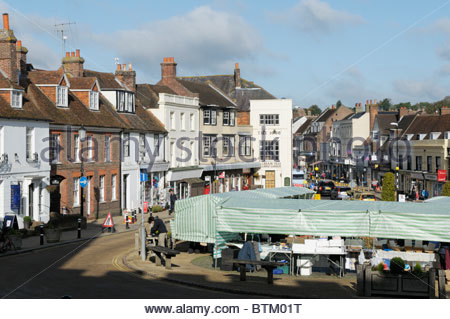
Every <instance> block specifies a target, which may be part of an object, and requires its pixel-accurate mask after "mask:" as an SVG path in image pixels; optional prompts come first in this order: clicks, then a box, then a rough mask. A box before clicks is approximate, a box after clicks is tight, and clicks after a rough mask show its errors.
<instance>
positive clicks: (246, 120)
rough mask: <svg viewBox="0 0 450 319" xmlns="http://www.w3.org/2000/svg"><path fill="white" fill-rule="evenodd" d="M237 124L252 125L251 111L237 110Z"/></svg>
mask: <svg viewBox="0 0 450 319" xmlns="http://www.w3.org/2000/svg"><path fill="white" fill-rule="evenodd" d="M237 125H250V112H237Z"/></svg>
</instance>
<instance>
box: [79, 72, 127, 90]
mask: <svg viewBox="0 0 450 319" xmlns="http://www.w3.org/2000/svg"><path fill="white" fill-rule="evenodd" d="M83 72H84V76H86V77H95V78H97V81H98V84H99V85H100V87H101V88H102V90H124V89H125V88H124V87H123V86H122V85H121V84H120V83H119V81H117V80H116V76H115V75H114V74H113V73H109V72H97V71H92V70H87V69H84V71H83Z"/></svg>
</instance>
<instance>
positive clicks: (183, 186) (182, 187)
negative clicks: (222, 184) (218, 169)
mask: <svg viewBox="0 0 450 319" xmlns="http://www.w3.org/2000/svg"><path fill="white" fill-rule="evenodd" d="M202 171H203V169H202V168H201V167H199V166H190V167H179V168H178V167H177V168H171V169H170V170H169V171H168V172H167V181H168V183H169V188H171V189H173V190H174V192H175V195H177V198H178V199H184V198H189V197H191V196H195V195H193V194H194V193H195V194H198V190H195V189H196V188H198V187H199V186H198V179H199V178H200V176H202ZM192 186H194V190H195V191H194V193H193V192H192V191H193V188H192Z"/></svg>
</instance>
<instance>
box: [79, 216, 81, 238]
mask: <svg viewBox="0 0 450 319" xmlns="http://www.w3.org/2000/svg"><path fill="white" fill-rule="evenodd" d="M78 238H81V218H78Z"/></svg>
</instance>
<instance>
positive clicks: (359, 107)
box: [355, 103, 363, 113]
mask: <svg viewBox="0 0 450 319" xmlns="http://www.w3.org/2000/svg"><path fill="white" fill-rule="evenodd" d="M362 111H363V109H362V106H361V103H355V113H361V112H362Z"/></svg>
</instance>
